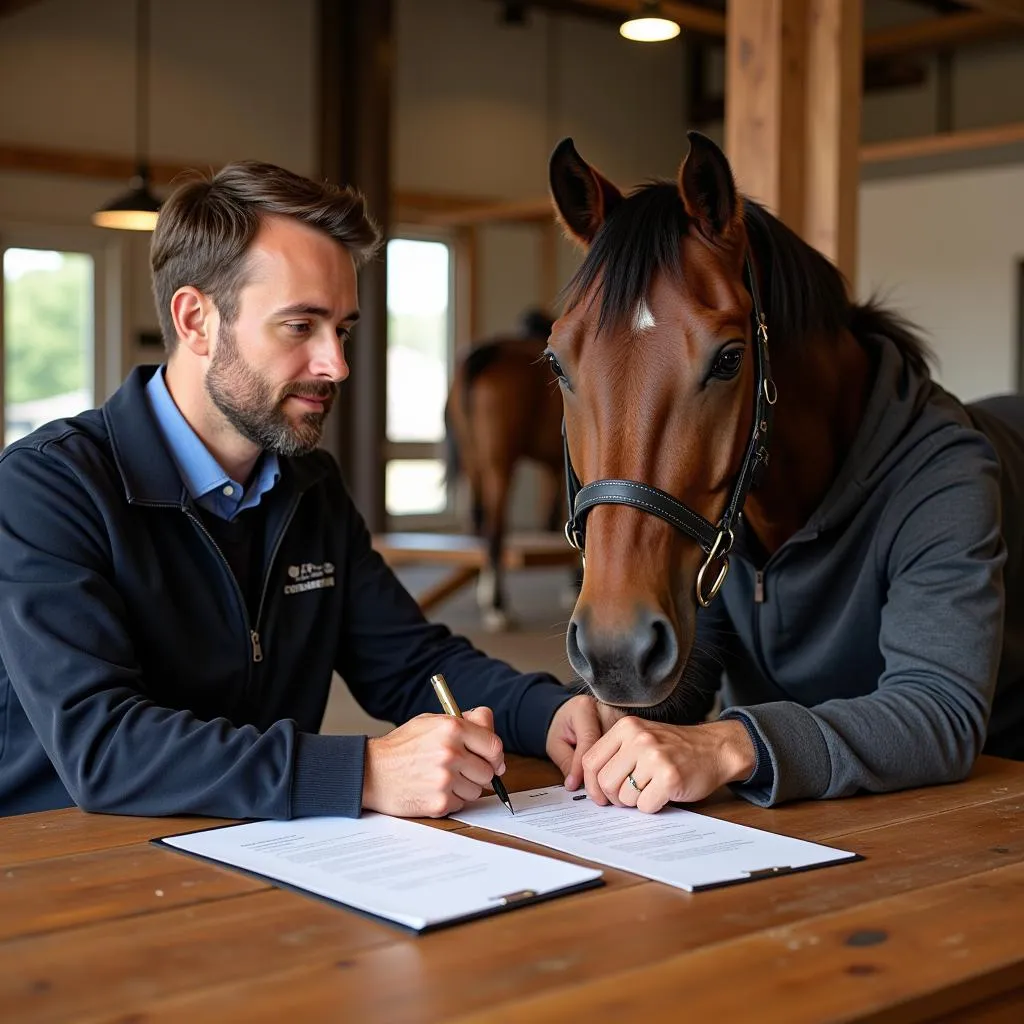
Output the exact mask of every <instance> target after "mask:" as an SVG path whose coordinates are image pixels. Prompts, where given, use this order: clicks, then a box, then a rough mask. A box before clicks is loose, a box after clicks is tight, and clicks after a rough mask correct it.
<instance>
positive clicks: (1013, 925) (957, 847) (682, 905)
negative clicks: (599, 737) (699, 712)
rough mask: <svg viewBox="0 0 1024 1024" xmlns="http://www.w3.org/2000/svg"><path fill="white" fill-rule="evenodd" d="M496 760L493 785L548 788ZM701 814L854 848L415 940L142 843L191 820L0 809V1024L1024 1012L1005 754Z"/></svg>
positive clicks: (548, 906)
mask: <svg viewBox="0 0 1024 1024" xmlns="http://www.w3.org/2000/svg"><path fill="white" fill-rule="evenodd" d="M509 764H510V770H509V776H508V778H509V782H510V786H509V788H510V789H520V788H530V787H532V786H537V785H545V784H548V783H550V782H552V781H556V780H557V776H556V775H555V773H554V771H553V769H551V767H550V766H548V765H543V764H541V763H539V762H527V761H522V760H519V761H515V760H514V759H512V758H510V759H509ZM700 809H701V810H704V811H706V812H707V813H710V814H714V815H715V816H718V817H722V818H728V819H730V820H732V821H738V822H743V823H746V824H751V825H756V826H759V827H762V828H766V829H771V830H775V831H779V832H785V833H787V834H789V835H794V836H800V837H803V838H805V839H810V840H816V841H821V842H825V843H829V844H832V845H836V846H840V847H842V848H844V849H850V850H854V851H856V852H858V853H861V854H863V855H864V857H865V859H864V860H863V861H860V862H857V863H853V864H846V865H840V866H836V867H829V868H825V869H822V870H817V871H809V872H806V873H802V874H796V875H790V876H787V877H780V878H775V879H769V880H765V881H760V882H755V883H750V884H747V885H740V886H735V887H732V888H726V889H718V890H713V891H710V892H705V893H699V894H695V895H690V894H687V893H685V892H682V891H679V890H676V889H671V888H669V887H667V886H664V885H660V884H658V883H655V882H649V881H646V880H644V879H642V878H638V877H635V876H632V875H628V874H626V873H624V872H621V871H615V870H611V869H606V873H605V878H606V881H607V883H608V884H607V885H606V886H605V887H604V888H603V889H598V890H594V891H592V892H587V893H580V894H578V895H575V896H569V897H563V898H561V899H557V900H553V901H551V902H549V903H545V904H541V905H538V906H535V907H528V908H523V909H520V910H517V911H515V912H513V913H508V914H504V915H501V916H498V917H494V918H490V919H488V920H482V921H476V922H471V923H468V924H463V925H459V926H457V927H453V928H450V929H447V930H443V931H440V932H437V933H434V934H430V935H426V936H423V937H420V938H417V937H414V936H410V935H408V934H406V933H404V932H402V931H399V930H397V929H395V928H392V927H390V926H388V925H385V924H381V923H378V922H376V921H373V920H368V919H366V918H363V917H360V916H357V915H356V914H354V913H349V912H348V911H345V910H343V909H339V908H336V907H332V906H329V905H326V904H323V903H320V902H317V901H315V900H312V899H306V898H304V897H302V896H299V895H296V894H294V893H290V892H285V891H283V890H278V889H274V888H272V887H270V886H268V885H267V884H265V883H263V882H260V881H256V880H254V879H251V878H248V877H246V876H245V875H241V874H238V873H236V872H233V871H228V870H221V869H219V868H216V867H213V866H212V865H208V864H205V863H202V862H198V861H195V860H192V859H191V858H188V857H185V856H182V855H179V854H175V853H173V852H171V851H168V850H163V849H159V848H157V847H154V846H151V845H149V844H148V843H147V840H148V839H150V838H153V837H157V836H163V835H169V834H171V833H174V832H176V831H183V830H187V829H189V828H194V827H196V825H199V824H203V823H205V822H203V821H201V820H199V819H191V820H185V819H170V820H168V819H154V818H121V817H113V816H101V815H87V814H83V813H82V812H80V811H77V810H67V811H54V812H47V813H43V814H33V815H25V816H22V817H19V818H8V819H5V820H0V1020H3V1021H5V1022H6V1021H11V1022H17V1024H29V1022H34V1021H120V1022H122V1024H124V1022H128V1021H132V1022H143V1021H145V1022H157V1021H187V1022H188V1024H201V1022H205V1021H210V1022H218V1024H221V1022H224V1021H233V1020H238V1021H246V1022H254V1021H255V1022H258V1021H267V1022H279V1021H289V1022H300V1021H301V1022H307V1021H318V1020H325V1021H326V1020H331V1021H353V1022H364V1021H387V1022H389V1024H393V1022H400V1021H451V1020H459V1021H470V1020H473V1021H529V1022H530V1024H534V1022H546V1021H550V1022H556V1021H557V1022H559V1024H564V1022H570V1021H585V1022H588V1024H589V1022H593V1021H609V1022H611V1021H614V1022H623V1021H634V1020H635V1021H645V1022H646V1021H662V1020H664V1021H713V1022H715V1024H732V1022H734V1021H745V1020H756V1021H757V1022H758V1024H772V1022H778V1024H799V1022H802V1021H839V1020H842V1021H849V1020H857V1021H860V1020H872V1021H894V1022H895V1021H898V1022H900V1024H904V1022H912V1021H921V1020H939V1021H944V1022H946V1024H952V1022H954V1021H955V1022H958V1024H963V1022H969V1024H981V1022H985V1024H1009V1022H1010V1021H1012V1022H1014V1024H1019V1022H1020V1021H1022V1020H1024V764H1019V763H1014V762H1009V761H1000V760H996V759H992V758H983V759H982V760H981V761H980V762H979V764H978V766H977V768H976V769H975V771H974V773H973V775H972V777H971V778H970V779H969V780H968V781H967V782H964V783H960V784H958V785H955V786H944V787H935V788H930V789H919V790H913V791H910V792H906V793H899V794H893V795H890V796H870V797H858V798H855V799H849V800H840V801H833V802H829V803H813V804H812V803H805V804H796V805H790V806H786V807H782V808H779V809H777V810H770V811H764V810H758V809H757V808H753V807H750V806H748V805H746V804H743V803H741V802H739V801H735V800H732V799H730V798H727V797H725V796H722V797H721V798H720V799H718V800H712V801H710V802H708V803H707V804H705V805H704V806H703V807H701V808H700ZM440 827H443V828H456V829H461V830H464V831H466V832H467V834H471V835H476V836H479V837H480V838H492V839H494V840H495V841H499V842H511V841H510V840H501V839H497V837H490V836H489V835H488V834H487V833H484V832H480V831H479V830H476V829H470V828H466V827H465V826H462V825H460V824H458V823H457V822H448V821H445V822H441V823H440ZM513 845H523V844H518V843H513ZM551 855H552V856H560V855H559V854H551Z"/></svg>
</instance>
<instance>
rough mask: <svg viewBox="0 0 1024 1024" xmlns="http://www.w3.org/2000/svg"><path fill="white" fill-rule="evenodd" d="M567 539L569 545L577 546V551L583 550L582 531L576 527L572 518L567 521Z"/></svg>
mask: <svg viewBox="0 0 1024 1024" xmlns="http://www.w3.org/2000/svg"><path fill="white" fill-rule="evenodd" d="M565 539H566V540H567V541H568V542H569V547H571V548H575V549H576V550H577V551H582V550H583V544H582V542H581V541H582V538H581V537H580V531H579V530H577V529H576V527H575V526H574V525H573V521H572V520H571V519H566V521H565Z"/></svg>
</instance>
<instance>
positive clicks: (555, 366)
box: [548, 352, 565, 380]
mask: <svg viewBox="0 0 1024 1024" xmlns="http://www.w3.org/2000/svg"><path fill="white" fill-rule="evenodd" d="M548 366H550V367H551V372H552V373H553V374H554V375H555V376H556V377H557V378H558V379H559V380H565V371H564V370H563V369H562V364H561V363H560V362H559V361H558V360H557V359H556V358H555V353H554V352H549V353H548Z"/></svg>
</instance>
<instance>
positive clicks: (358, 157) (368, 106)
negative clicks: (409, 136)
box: [317, 0, 393, 531]
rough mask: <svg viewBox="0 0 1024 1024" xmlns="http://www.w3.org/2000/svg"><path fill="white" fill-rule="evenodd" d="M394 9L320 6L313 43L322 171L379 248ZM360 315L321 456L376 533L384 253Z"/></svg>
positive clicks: (368, 269) (324, 2) (383, 398)
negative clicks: (357, 209) (368, 223)
mask: <svg viewBox="0 0 1024 1024" xmlns="http://www.w3.org/2000/svg"><path fill="white" fill-rule="evenodd" d="M391 6H392V5H391V0H319V7H318V16H319V25H318V29H319V31H318V33H317V35H318V37H319V39H320V68H319V76H320V171H321V173H322V174H323V175H324V177H326V178H328V179H329V180H330V181H335V182H338V183H343V184H348V185H355V186H356V187H357V188H359V189H360V190H361V191H362V192H363V193H364V195H365V196H366V198H367V202H368V205H369V209H370V213H371V214H372V215H373V217H374V219H375V220H376V221H377V223H378V224H380V226H381V229H382V230H383V232H384V236H385V238H386V237H387V236H388V234H389V232H390V226H391V165H390V157H391V147H390V130H391V79H392V50H393V38H392V18H391ZM359 306H360V313H361V315H360V319H359V327H358V328H357V330H356V336H355V338H354V340H353V342H352V344H351V345H350V346H349V347H348V350H347V352H346V354H347V356H348V359H349V364H350V366H351V370H352V376H351V378H350V380H349V382H348V383H346V384H344V385H342V392H341V396H340V398H339V400H338V402H337V403H336V411H335V414H334V415H332V417H331V419H330V420H329V421H328V423H329V424H330V426H329V428H328V430H329V432H330V436H329V437H328V436H325V439H324V447H325V448H327V449H328V450H329V451H332V452H333V454H334V455H335V456H336V457H337V458H338V460H339V462H340V463H341V467H342V470H343V472H344V473H345V476H346V478H347V481H348V485H349V488H350V490H351V492H352V497H353V499H354V500H355V503H356V505H357V506H358V508H359V511H360V512H361V513H362V514H363V516H364V518H365V519H366V522H367V525H368V526H369V528H370V530H371V531H376V530H381V529H383V528H384V525H385V518H386V516H385V505H384V457H383V453H384V441H385V431H386V408H387V259H386V251H385V252H382V253H381V256H380V257H379V258H378V259H376V260H373V261H371V262H370V263H369V264H367V266H365V267H363V269H362V270H361V271H360V274H359ZM339 407H340V408H339ZM339 413H340V414H341V415H338V414H339Z"/></svg>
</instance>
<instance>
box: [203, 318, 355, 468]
mask: <svg viewBox="0 0 1024 1024" xmlns="http://www.w3.org/2000/svg"><path fill="white" fill-rule="evenodd" d="M206 390H207V392H208V393H209V395H210V398H211V399H212V400H213V404H214V405H215V406H217V408H218V409H219V410H220V411H221V412H222V413H223V414H224V417H225V418H226V419H227V421H228V422H229V423H230V424H231V425H232V426H233V427H234V428H235V430H237V431H238V432H239V433H240V434H241V435H242V436H243V437H244V438H246V440H248V441H251V442H252V443H253V444H254V445H256V446H258V447H259V448H260V449H262V450H263V451H268V452H274V453H276V454H277V455H305V454H306V453H308V452H311V451H312V450H313V449H314V448H316V446H317V445H318V444H319V443H320V438H321V437H322V436H323V432H324V420H326V419H327V414H328V413H329V412H330V409H331V403H332V402H333V400H334V396H335V395H336V394H337V391H338V385H337V384H335V383H333V382H332V381H301V380H293V381H289V382H288V383H287V384H285V385H283V386H282V387H281V388H280V389H279V390H278V392H277V393H276V394H275V391H274V388H273V387H272V386H271V385H270V384H269V383H268V382H267V381H266V380H265V379H264V378H263V377H261V376H260V375H259V374H258V373H257V372H256V371H255V370H254V369H253V368H252V367H251V366H249V365H248V364H247V363H246V362H245V360H244V359H243V358H242V354H241V353H240V352H239V351H238V345H237V344H236V341H235V335H234V331H232V330H231V329H230V328H228V327H225V326H224V325H221V328H220V333H219V335H218V339H217V347H216V349H215V350H214V353H213V358H212V360H211V361H210V369H209V370H208V371H207V374H206ZM289 395H300V396H303V397H307V398H324V399H326V400H327V401H326V402H325V403H324V409H323V412H307V413H303V414H302V416H301V417H300V418H299V419H298V421H295V420H292V419H290V418H289V417H288V415H287V414H286V413H285V411H284V408H283V405H284V402H285V400H286V399H287V398H288V396H289Z"/></svg>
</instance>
